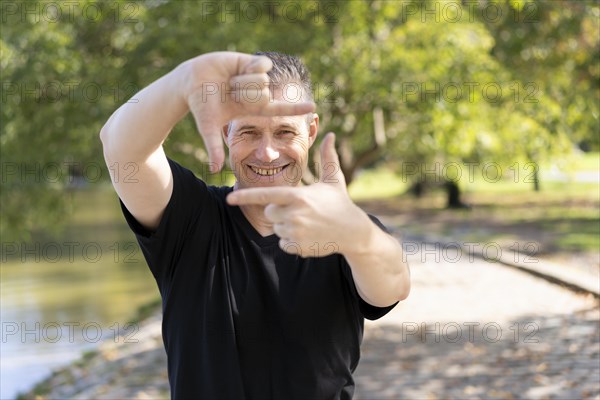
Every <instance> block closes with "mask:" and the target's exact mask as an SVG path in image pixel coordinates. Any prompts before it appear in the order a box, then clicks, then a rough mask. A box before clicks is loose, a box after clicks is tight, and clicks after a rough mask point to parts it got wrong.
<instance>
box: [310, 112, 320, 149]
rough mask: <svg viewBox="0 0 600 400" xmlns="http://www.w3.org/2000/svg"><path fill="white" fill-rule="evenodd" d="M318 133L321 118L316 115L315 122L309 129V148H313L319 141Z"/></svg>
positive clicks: (314, 116)
mask: <svg viewBox="0 0 600 400" xmlns="http://www.w3.org/2000/svg"><path fill="white" fill-rule="evenodd" d="M317 132H319V116H318V115H317V114H316V113H314V114H313V120H312V122H311V123H310V125H309V127H308V147H311V146H312V145H313V143H314V142H315V140H316V139H317Z"/></svg>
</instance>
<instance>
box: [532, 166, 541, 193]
mask: <svg viewBox="0 0 600 400" xmlns="http://www.w3.org/2000/svg"><path fill="white" fill-rule="evenodd" d="M533 190H534V191H535V192H539V191H540V175H539V172H538V168H537V166H536V167H535V169H534V170H533Z"/></svg>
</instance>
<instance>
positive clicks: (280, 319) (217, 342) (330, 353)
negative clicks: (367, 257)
mask: <svg viewBox="0 0 600 400" xmlns="http://www.w3.org/2000/svg"><path fill="white" fill-rule="evenodd" d="M169 163H170V165H171V170H172V172H173V194H172V196H171V199H170V201H169V204H168V205H167V208H166V210H165V212H164V215H163V217H162V219H161V222H160V225H159V227H158V228H157V230H156V231H155V232H148V231H147V230H146V229H144V228H143V227H142V226H141V225H140V224H139V223H138V222H137V221H136V220H135V218H134V217H133V216H132V215H131V214H130V213H129V212H128V211H127V209H126V208H125V207H124V206H123V207H122V208H123V212H124V214H125V217H126V219H127V222H128V223H129V226H130V227H131V228H132V230H133V231H134V232H135V234H136V237H137V239H138V242H139V244H140V247H141V249H142V252H143V254H144V256H145V258H146V261H147V263H148V266H149V267H150V270H151V271H152V274H153V275H154V278H155V279H156V282H157V284H158V288H159V290H160V294H161V296H162V306H163V324H162V328H163V329H162V333H163V341H164V345H165V349H166V352H167V356H168V371H169V382H170V385H171V396H172V398H174V399H205V400H211V399H227V400H230V399H231V400H243V399H247V400H263V399H306V400H308V399H310V400H317V399H351V398H352V395H353V392H354V381H353V379H352V372H353V371H354V370H355V368H356V366H357V364H358V360H359V356H360V349H359V346H360V343H361V341H362V335H363V323H364V319H363V318H368V319H377V318H379V317H381V316H383V315H385V314H386V313H387V312H388V311H390V310H391V309H392V308H393V307H394V305H392V306H390V307H387V308H379V307H374V306H372V305H369V304H368V303H366V302H365V301H364V300H362V299H361V298H360V296H359V295H358V293H357V291H356V287H355V285H354V281H353V279H352V275H351V271H350V267H349V265H348V263H347V262H346V260H345V259H344V257H343V256H341V255H339V254H333V255H329V256H327V257H319V258H301V257H298V256H295V255H291V254H287V253H285V252H284V251H283V250H281V249H280V248H279V246H278V241H279V238H278V237H277V236H276V235H271V236H266V237H263V236H261V235H260V234H259V233H258V232H257V231H256V230H255V229H254V228H253V227H252V225H251V224H250V223H249V222H248V220H247V219H246V218H245V216H244V215H243V213H242V212H241V210H240V208H239V207H237V206H230V205H228V204H227V203H226V201H225V196H226V195H227V194H228V193H229V192H231V190H232V188H230V187H213V186H207V185H206V184H205V183H204V182H202V181H201V180H199V179H197V178H196V177H195V176H194V175H193V173H192V172H191V171H189V170H187V169H185V168H183V167H182V166H180V165H179V164H177V163H175V162H174V161H172V160H169ZM372 219H373V220H374V221H375V222H376V223H377V224H378V225H379V226H380V227H382V225H381V223H379V221H377V220H376V219H375V218H374V217H372ZM382 228H383V227H382Z"/></svg>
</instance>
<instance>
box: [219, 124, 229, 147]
mask: <svg viewBox="0 0 600 400" xmlns="http://www.w3.org/2000/svg"><path fill="white" fill-rule="evenodd" d="M229 126H231V122H230V123H228V124H225V125H223V127H222V128H221V134H222V135H223V141H224V142H225V145H226V146H227V147H228V148H229V141H228V140H227V138H228V137H229Z"/></svg>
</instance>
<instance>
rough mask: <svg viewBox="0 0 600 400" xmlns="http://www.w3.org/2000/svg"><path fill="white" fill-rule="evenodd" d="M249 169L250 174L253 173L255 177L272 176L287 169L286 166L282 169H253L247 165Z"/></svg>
mask: <svg viewBox="0 0 600 400" xmlns="http://www.w3.org/2000/svg"><path fill="white" fill-rule="evenodd" d="M288 165H289V164H288ZM249 167H250V169H251V170H252V172H254V173H255V174H257V175H260V176H273V175H277V174H278V173H280V172H281V171H283V170H284V169H285V168H286V167H287V165H284V166H282V167H277V168H258V167H254V166H252V165H249Z"/></svg>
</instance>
